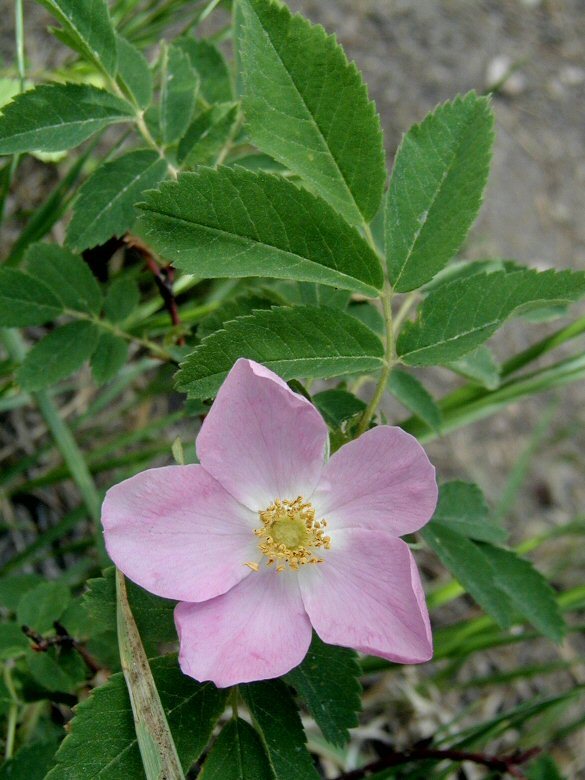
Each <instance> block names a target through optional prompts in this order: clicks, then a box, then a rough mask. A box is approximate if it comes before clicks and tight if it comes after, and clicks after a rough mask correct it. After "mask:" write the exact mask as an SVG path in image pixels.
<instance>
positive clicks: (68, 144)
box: [0, 84, 133, 154]
mask: <svg viewBox="0 0 585 780" xmlns="http://www.w3.org/2000/svg"><path fill="white" fill-rule="evenodd" d="M132 116H133V111H132V107H131V106H130V105H129V104H128V103H126V101H124V100H122V99H121V98H118V97H116V96H115V95H110V93H109V92H105V91H104V90H103V89H97V87H92V86H90V85H89V84H51V85H42V86H40V87H36V88H35V89H33V90H31V91H30V92H23V93H22V95H18V97H16V98H15V99H14V100H13V101H12V103H9V104H8V105H7V106H6V107H5V108H4V109H3V112H2V116H1V117H0V154H15V153H20V152H30V151H41V152H60V151H62V150H63V149H71V148H73V147H74V146H78V145H79V144H80V143H82V142H83V141H85V140H86V139H87V138H89V137H90V136H92V135H93V134H94V133H96V132H97V131H98V130H103V128H104V127H107V126H108V125H111V124H113V123H115V122H128V121H129V120H130V119H131V118H132Z"/></svg>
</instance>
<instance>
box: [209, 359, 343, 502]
mask: <svg viewBox="0 0 585 780" xmlns="http://www.w3.org/2000/svg"><path fill="white" fill-rule="evenodd" d="M327 438H328V434H327V426H326V425H325V422H324V421H323V418H322V417H321V415H320V414H319V412H318V411H317V410H316V409H315V407H314V406H313V405H312V404H310V403H309V401H307V400H306V399H305V398H303V397H302V396H300V395H297V394H296V393H293V391H292V390H290V388H289V387H288V386H287V385H286V383H285V382H283V381H282V379H280V378H279V377H277V376H276V374H274V373H273V372H272V371H269V370H268V369H266V368H264V367H263V366H261V365H260V364H258V363H255V362H254V361H252V360H244V359H240V360H238V361H237V362H236V364H235V365H234V367H233V368H232V370H231V371H230V373H229V374H228V376H227V378H226V380H225V382H224V383H223V385H222V386H221V389H220V391H219V393H218V395H217V398H216V399H215V402H214V404H213V406H212V407H211V411H210V412H209V414H208V415H207V417H206V419H205V422H204V423H203V426H202V428H201V431H200V433H199V436H198V437H197V455H198V457H199V460H200V461H201V465H202V466H203V467H204V468H205V469H206V471H208V472H209V473H210V474H211V475H212V476H213V477H215V479H217V481H218V482H220V483H221V484H222V485H223V486H224V487H225V489H226V490H227V491H229V492H230V493H231V494H232V495H233V496H234V497H235V498H237V499H238V501H241V502H242V503H243V504H245V505H246V506H248V507H250V509H254V510H256V511H259V510H261V509H265V508H266V507H267V506H269V505H270V504H271V503H272V502H273V501H274V499H275V498H279V497H280V498H291V499H294V498H296V496H298V495H302V496H305V497H307V496H310V495H311V493H313V491H314V489H315V487H316V485H317V483H318V481H319V477H320V476H321V471H322V468H323V464H324V457H325V451H326V447H327Z"/></svg>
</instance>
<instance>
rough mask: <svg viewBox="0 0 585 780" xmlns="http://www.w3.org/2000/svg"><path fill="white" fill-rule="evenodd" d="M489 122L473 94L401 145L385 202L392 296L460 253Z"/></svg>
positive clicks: (440, 111) (477, 196) (482, 178)
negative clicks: (393, 290) (393, 291)
mask: <svg viewBox="0 0 585 780" xmlns="http://www.w3.org/2000/svg"><path fill="white" fill-rule="evenodd" d="M493 124H494V120H493V115H492V113H491V111H490V105H489V100H488V98H485V97H478V96H477V95H476V94H475V93H474V92H470V93H469V94H467V95H465V97H458V98H456V99H455V100H453V101H451V102H447V103H443V105H441V106H439V107H438V108H437V109H435V111H433V113H432V114H429V115H428V116H427V117H426V118H425V119H424V120H423V121H422V122H421V123H420V125H414V126H413V127H411V128H410V130H409V131H408V133H406V135H405V136H404V138H403V139H402V143H401V144H400V148H399V149H398V152H397V154H396V160H395V162H394V168H393V170H392V178H391V180H390V189H389V190H388V195H387V197H386V203H385V240H386V255H387V260H388V273H389V277H390V281H391V282H392V284H393V286H394V289H395V290H396V291H397V292H407V291H408V290H414V289H416V288H417V287H420V286H421V285H422V284H424V283H425V282H428V281H429V279H432V278H433V276H434V275H435V274H436V273H437V272H438V271H440V270H441V269H442V268H443V267H444V266H445V265H446V264H447V263H448V262H449V260H451V258H452V257H453V255H454V254H455V253H456V252H457V250H458V249H459V247H460V246H461V244H462V243H463V241H464V240H465V236H466V235H467V231H468V230H469V228H470V227H471V225H472V223H473V221H474V219H475V217H476V216H477V212H478V211H479V206H480V203H481V199H482V195H483V190H484V188H485V185H486V182H487V176H488V171H489V163H490V156H491V146H492V142H493V137H494V132H493Z"/></svg>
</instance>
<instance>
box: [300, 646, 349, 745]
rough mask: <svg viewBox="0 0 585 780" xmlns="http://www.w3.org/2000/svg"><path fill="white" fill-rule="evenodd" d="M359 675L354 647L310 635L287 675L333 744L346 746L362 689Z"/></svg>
mask: <svg viewBox="0 0 585 780" xmlns="http://www.w3.org/2000/svg"><path fill="white" fill-rule="evenodd" d="M359 674H360V667H359V664H358V662H357V655H356V653H354V651H353V650H348V649H347V648H346V647H334V646H333V645H326V644H325V643H324V642H322V641H321V640H320V639H319V637H318V636H317V635H316V634H313V641H312V642H311V647H310V648H309V652H308V653H307V655H306V657H305V659H304V661H303V662H302V664H301V665H300V666H297V668H296V669H293V670H292V672H289V673H288V674H287V675H286V681H287V682H288V683H289V685H292V687H293V688H294V689H295V690H296V692H297V693H298V694H299V696H301V697H302V699H303V701H304V702H305V704H306V705H307V707H308V708H309V711H310V713H311V715H312V716H313V717H314V718H315V721H316V722H317V725H318V726H319V728H320V729H321V731H322V732H323V736H324V737H325V739H326V740H328V742H331V744H333V745H338V746H343V745H345V744H346V743H347V742H348V740H349V731H348V729H350V728H352V727H353V726H357V725H358V717H357V714H358V713H359V711H360V710H361V691H362V688H361V685H360V682H359Z"/></svg>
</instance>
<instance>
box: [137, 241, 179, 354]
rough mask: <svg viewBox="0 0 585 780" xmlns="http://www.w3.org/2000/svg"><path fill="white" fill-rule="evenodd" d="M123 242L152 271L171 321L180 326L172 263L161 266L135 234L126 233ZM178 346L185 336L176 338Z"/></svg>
mask: <svg viewBox="0 0 585 780" xmlns="http://www.w3.org/2000/svg"><path fill="white" fill-rule="evenodd" d="M124 243H125V244H126V246H128V247H130V248H131V249H134V250H135V251H136V252H138V254H139V255H140V256H141V257H142V259H143V260H144V262H145V264H146V266H147V268H148V269H149V270H150V271H151V272H152V275H153V276H154V281H155V283H156V286H157V287H158V291H159V292H160V296H161V298H162V300H163V303H164V305H165V309H166V310H167V311H168V313H169V315H170V318H171V322H172V323H173V325H174V326H175V327H176V328H178V327H180V326H181V318H180V316H179V309H178V307H177V301H176V299H175V293H174V291H173V283H174V281H175V269H174V268H173V266H172V265H170V264H169V265H167V266H164V267H163V268H161V266H160V265H159V264H158V263H157V262H156V260H155V258H154V255H153V254H152V252H151V251H150V249H149V248H148V247H147V246H146V244H145V243H143V242H142V241H141V240H140V239H139V238H138V237H137V236H132V235H130V234H127V235H126V236H125V237H124ZM177 344H178V345H179V346H181V347H182V346H184V344H185V337H184V336H179V338H178V339H177Z"/></svg>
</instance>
